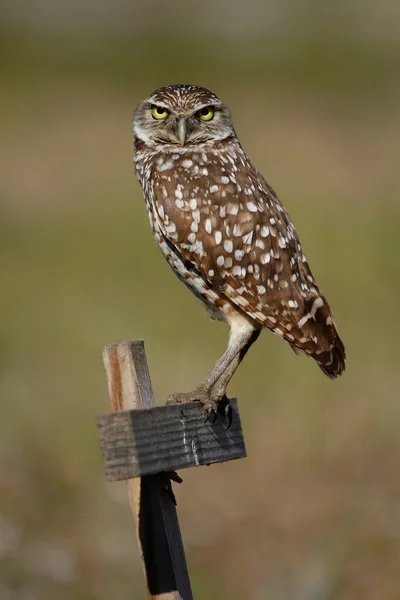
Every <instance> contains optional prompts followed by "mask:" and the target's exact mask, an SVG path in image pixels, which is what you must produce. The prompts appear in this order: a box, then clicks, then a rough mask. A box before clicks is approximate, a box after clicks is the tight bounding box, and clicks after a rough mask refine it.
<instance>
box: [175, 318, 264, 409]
mask: <svg viewBox="0 0 400 600" xmlns="http://www.w3.org/2000/svg"><path fill="white" fill-rule="evenodd" d="M236 316H237V318H232V319H229V320H228V321H229V323H230V325H231V333H230V336H229V344H228V349H227V350H226V352H225V353H224V354H223V355H222V357H221V358H220V359H219V361H218V362H217V364H216V365H215V367H214V369H213V370H212V371H211V373H210V374H209V375H208V376H207V377H206V379H205V380H204V381H203V383H202V384H201V385H199V386H198V387H197V388H196V389H195V390H193V392H188V393H178V394H172V395H171V396H169V398H168V404H173V403H177V402H196V401H198V402H201V403H202V404H203V405H204V408H205V409H206V410H207V411H210V412H211V411H215V412H217V410H218V403H219V401H220V400H221V399H222V398H223V397H224V396H225V392H226V386H227V385H228V382H229V380H230V379H231V377H232V375H233V374H234V372H235V371H236V369H237V367H238V366H239V364H240V362H241V360H242V358H243V356H244V355H245V354H246V352H247V351H248V349H249V348H250V346H251V345H252V343H253V342H255V340H256V339H257V337H258V335H259V333H260V330H261V327H260V326H259V325H257V324H255V323H254V322H253V321H250V320H249V319H247V318H245V317H243V316H242V315H241V314H239V313H236Z"/></svg>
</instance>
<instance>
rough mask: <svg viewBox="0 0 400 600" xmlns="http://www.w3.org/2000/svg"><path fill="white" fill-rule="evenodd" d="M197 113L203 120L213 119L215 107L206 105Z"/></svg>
mask: <svg viewBox="0 0 400 600" xmlns="http://www.w3.org/2000/svg"><path fill="white" fill-rule="evenodd" d="M196 114H197V116H198V117H199V119H201V120H202V121H211V119H212V118H213V116H214V108H213V107H212V106H205V107H204V108H201V109H200V110H198V111H197V113H196Z"/></svg>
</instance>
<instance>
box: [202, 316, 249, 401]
mask: <svg viewBox="0 0 400 600" xmlns="http://www.w3.org/2000/svg"><path fill="white" fill-rule="evenodd" d="M260 333H261V327H260V328H257V329H254V330H253V334H252V335H251V337H250V339H249V340H248V342H247V344H246V345H245V346H244V347H243V348H242V349H241V351H240V352H239V353H238V354H237V355H236V356H235V358H234V359H233V361H232V362H231V364H230V365H229V367H228V368H227V369H226V370H225V371H224V372H223V373H222V375H221V377H220V378H219V379H218V381H217V382H216V384H215V385H214V387H213V395H215V396H217V397H218V396H219V397H221V398H223V397H224V396H226V388H227V387H228V384H229V382H230V380H231V379H232V377H233V375H234V374H235V371H236V369H237V368H238V366H239V365H240V363H241V362H242V360H243V359H244V357H245V356H246V354H247V352H248V350H249V349H250V347H251V346H252V345H253V344H254V342H255V341H256V340H257V338H258V336H259V335H260Z"/></svg>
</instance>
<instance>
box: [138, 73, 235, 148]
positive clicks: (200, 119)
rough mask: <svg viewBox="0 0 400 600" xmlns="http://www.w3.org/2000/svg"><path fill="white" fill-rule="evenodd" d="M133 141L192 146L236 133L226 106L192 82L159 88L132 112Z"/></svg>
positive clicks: (223, 138) (225, 137)
mask: <svg viewBox="0 0 400 600" xmlns="http://www.w3.org/2000/svg"><path fill="white" fill-rule="evenodd" d="M133 132H134V135H135V140H136V142H137V141H138V140H141V141H142V142H144V143H145V144H147V145H154V146H157V145H158V144H169V145H173V146H193V145H199V144H207V143H212V142H215V141H217V140H225V139H227V138H230V137H234V136H236V134H235V130H234V129H233V125H232V121H231V118H230V113H229V109H228V108H227V107H226V106H225V105H224V104H222V102H221V101H220V100H219V98H217V96H215V95H214V94H213V93H211V92H210V91H209V90H207V89H205V88H202V87H198V86H195V85H171V86H167V87H163V88H160V89H159V90H156V91H155V92H154V93H153V94H151V95H150V96H149V97H148V98H147V99H146V100H143V101H142V102H141V103H140V104H139V106H138V108H137V110H136V114H135V119H134V124H133Z"/></svg>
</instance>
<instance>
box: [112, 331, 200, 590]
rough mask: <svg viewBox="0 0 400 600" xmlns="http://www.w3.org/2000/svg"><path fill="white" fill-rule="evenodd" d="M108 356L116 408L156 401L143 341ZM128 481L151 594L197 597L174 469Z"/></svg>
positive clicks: (119, 347)
mask: <svg viewBox="0 0 400 600" xmlns="http://www.w3.org/2000/svg"><path fill="white" fill-rule="evenodd" d="M103 360H104V366H105V369H106V374H107V381H108V389H109V393H110V397H111V401H112V405H113V408H114V410H115V411H121V410H125V411H126V410H132V409H139V408H151V407H153V406H154V397H153V391H152V386H151V381H150V376H149V371H148V367H147V361H146V355H145V350H144V343H143V341H142V340H132V341H129V342H122V343H120V344H112V345H110V346H105V347H104V349H103ZM127 485H128V493H129V501H130V505H131V509H132V512H133V514H134V516H135V523H136V532H137V536H138V542H139V548H140V553H141V557H142V561H143V566H144V572H145V577H146V583H147V588H148V594H149V598H151V599H153V600H193V596H192V592H191V588H190V580H189V575H188V570H187V566H186V558H185V553H184V549H183V544H182V538H181V533H180V529H179V523H178V517H177V514H176V507H175V504H174V497H173V493H172V489H171V481H170V478H169V476H168V474H167V473H160V474H157V475H147V476H145V477H141V478H138V477H137V478H135V479H129V480H128V481H127Z"/></svg>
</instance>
